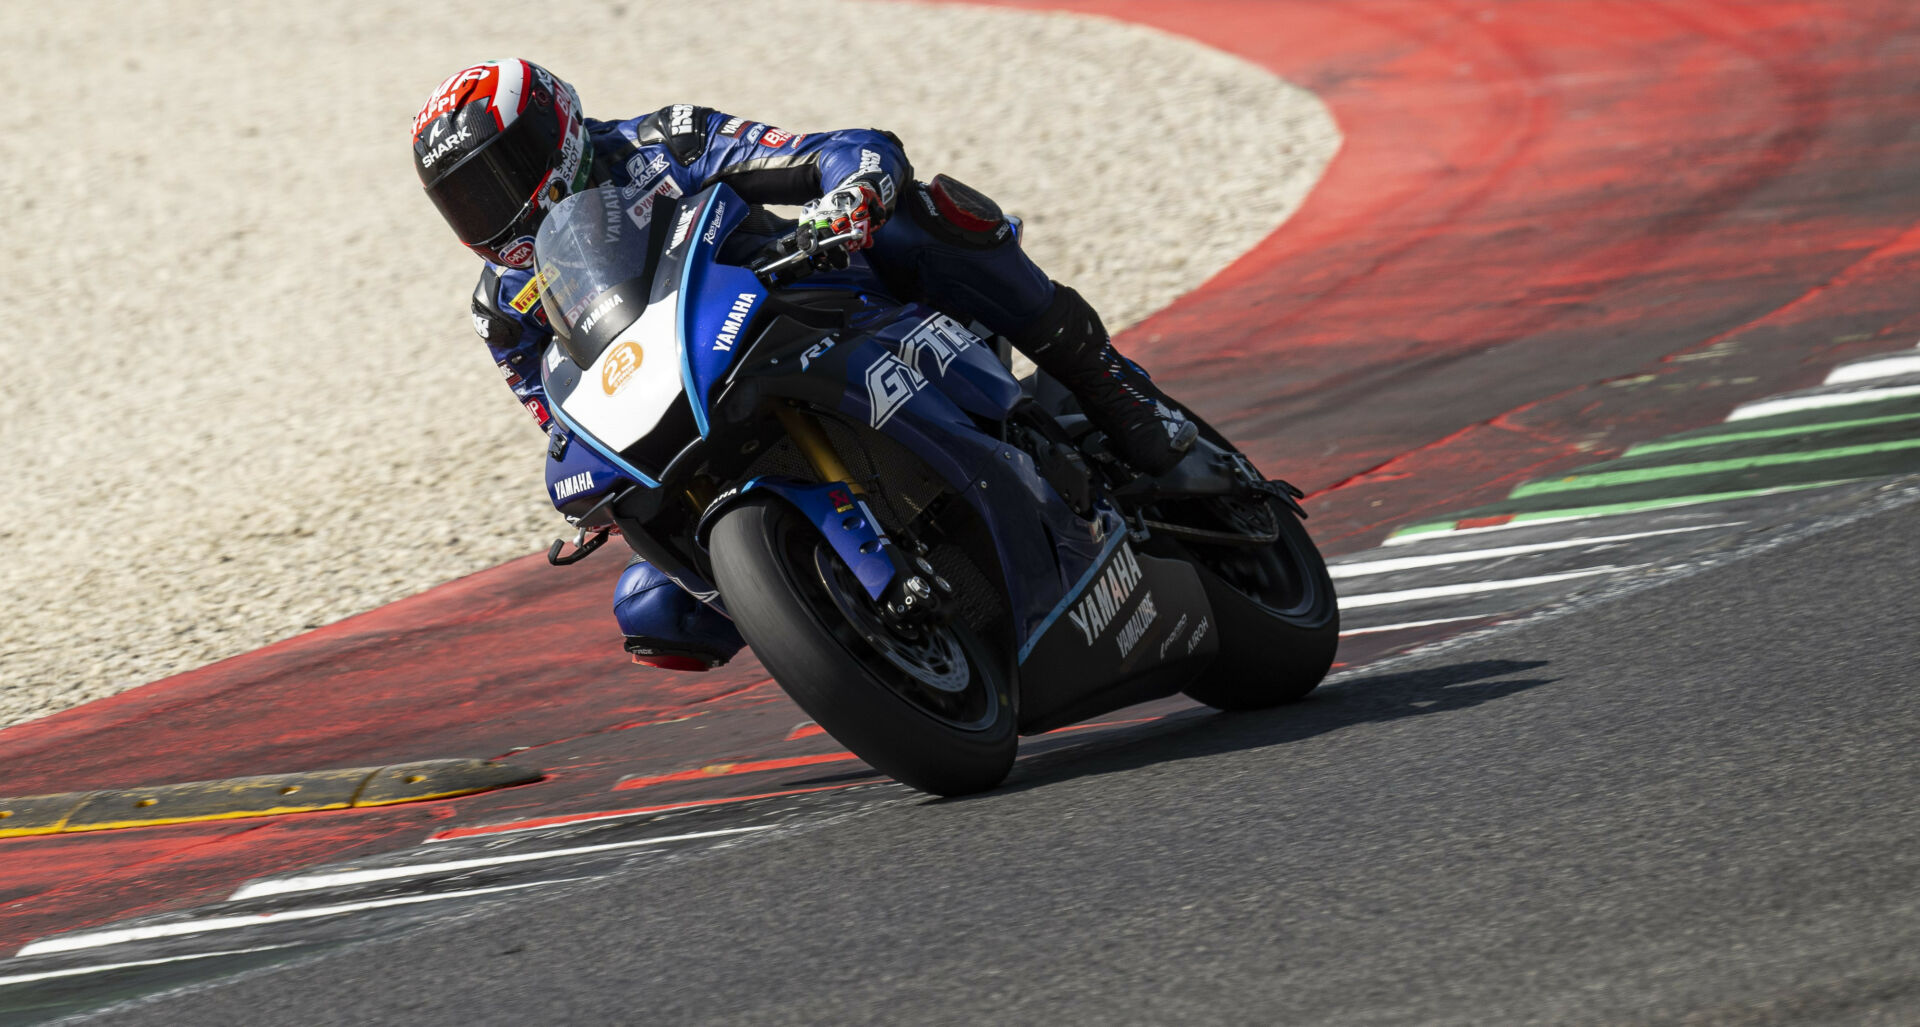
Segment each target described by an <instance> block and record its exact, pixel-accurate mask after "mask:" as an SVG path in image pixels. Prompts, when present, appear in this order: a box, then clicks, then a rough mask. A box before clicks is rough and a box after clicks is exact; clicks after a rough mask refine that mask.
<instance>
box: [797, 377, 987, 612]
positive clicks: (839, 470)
mask: <svg viewBox="0 0 1920 1027" xmlns="http://www.w3.org/2000/svg"><path fill="white" fill-rule="evenodd" d="M773 415H774V417H776V418H778V419H779V421H780V427H782V428H783V429H785V430H786V433H787V437H788V438H790V439H792V440H793V445H794V448H795V449H798V450H799V451H800V455H801V456H803V457H805V458H806V461H807V465H808V466H810V467H812V468H813V473H814V474H816V475H818V476H819V477H820V480H821V481H823V482H828V483H838V484H843V485H845V486H846V487H847V490H848V491H849V492H851V493H853V498H854V504H855V505H856V506H858V507H859V509H860V515H861V516H863V517H865V518H866V519H867V522H868V523H869V524H872V525H873V528H874V530H875V531H876V532H877V533H878V534H879V545H880V547H881V551H882V552H884V553H886V555H887V556H889V557H890V558H892V561H893V566H894V575H893V580H892V581H889V582H887V584H886V586H885V587H884V588H882V589H880V590H879V592H878V594H876V595H874V597H873V598H874V601H875V602H876V603H877V604H878V605H879V607H880V612H881V615H882V616H883V617H884V618H885V619H886V620H887V621H888V622H889V623H891V624H893V625H894V626H896V627H911V626H914V625H919V624H924V623H927V622H929V621H934V620H939V619H942V618H943V616H944V613H943V607H945V606H947V605H949V604H948V602H947V600H950V599H951V598H952V597H953V585H951V584H950V583H948V581H947V579H945V578H943V577H941V576H940V575H939V574H937V573H935V572H934V569H933V564H932V563H931V562H929V561H928V560H927V547H926V544H925V543H923V542H921V541H919V540H918V539H914V538H908V539H906V540H905V541H904V543H902V542H901V541H899V540H896V539H894V538H892V537H891V536H890V535H888V533H887V531H886V529H885V527H883V526H882V525H881V523H880V521H879V520H878V519H877V518H875V517H874V516H873V510H872V508H871V507H869V506H868V505H867V501H866V491H867V490H866V487H865V486H864V485H862V484H861V483H860V482H859V481H857V480H856V479H855V478H854V477H853V474H852V473H851V472H850V471H848V470H847V465H846V464H845V463H844V462H842V461H841V459H840V454H839V453H837V452H835V451H834V448H833V443H832V442H831V441H829V440H828V439H827V433H826V432H825V431H823V430H822V429H821V428H820V424H819V422H817V421H815V420H814V418H813V415H811V414H809V413H807V412H806V411H804V410H800V409H798V408H797V407H792V406H788V405H786V404H784V403H781V404H778V405H776V406H775V407H774V408H773Z"/></svg>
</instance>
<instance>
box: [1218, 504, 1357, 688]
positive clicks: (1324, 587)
mask: <svg viewBox="0 0 1920 1027" xmlns="http://www.w3.org/2000/svg"><path fill="white" fill-rule="evenodd" d="M1270 506H1271V507H1272V516H1273V517H1274V518H1275V519H1276V520H1277V521H1278V523H1279V528H1280V532H1279V534H1280V537H1279V538H1278V539H1277V540H1275V541H1274V542H1273V544H1272V545H1269V546H1265V547H1258V548H1249V547H1235V546H1205V545H1198V544H1188V545H1186V546H1185V547H1184V548H1185V549H1186V550H1187V554H1186V555H1187V558H1188V560H1189V561H1190V562H1191V563H1192V564H1193V565H1194V568H1195V569H1196V570H1198V571H1199V572H1200V580H1201V582H1202V583H1203V584H1205V585H1206V588H1207V598H1208V599H1209V601H1211V602H1212V604H1213V609H1214V614H1215V616H1216V617H1217V618H1218V619H1219V622H1220V623H1219V630H1220V655H1219V656H1218V657H1216V658H1215V659H1214V661H1213V663H1212V664H1211V665H1210V666H1209V667H1208V668H1207V671H1206V673H1205V674H1203V675H1201V677H1200V678H1199V680H1197V681H1195V682H1194V683H1193V684H1192V685H1190V686H1188V687H1187V689H1186V693H1187V695H1189V696H1191V697H1192V698H1194V699H1197V700H1199V701H1200V702H1203V703H1206V704H1207V705H1208V706H1212V707H1215V708H1216V709H1222V710H1258V709H1265V708H1267V707H1270V706H1278V705H1280V704H1281V703H1288V702H1293V701H1295V700H1297V699H1300V698H1302V697H1304V696H1305V695H1306V694H1307V693H1309V692H1311V691H1313V690H1314V689H1315V688H1317V687H1318V686H1319V684H1320V681H1321V679H1323V678H1325V677H1326V676H1327V671H1328V669H1329V668H1331V667H1332V666H1333V657H1334V652H1335V651H1336V650H1337V649H1338V648H1339V646H1340V608H1339V604H1338V602H1337V601H1336V599H1335V596H1334V591H1333V579H1332V578H1331V577H1330V576H1329V575H1328V574H1327V563H1326V561H1325V560H1324V559H1322V558H1321V556H1320V550H1319V549H1318V548H1317V547H1316V546H1315V545H1314V544H1313V539H1312V538H1310V537H1309V536H1308V535H1307V529H1306V527H1305V525H1302V524H1301V523H1300V520H1299V518H1298V517H1296V516H1294V514H1293V512H1292V511H1291V510H1284V509H1281V508H1280V507H1279V504H1277V503H1271V501H1270ZM1269 530H1271V529H1269Z"/></svg>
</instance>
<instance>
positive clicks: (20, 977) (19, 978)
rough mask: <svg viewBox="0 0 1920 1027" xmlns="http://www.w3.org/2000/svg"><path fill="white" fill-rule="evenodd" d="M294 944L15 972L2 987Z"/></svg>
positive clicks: (268, 950) (269, 949) (290, 946)
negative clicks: (25, 972) (24, 972)
mask: <svg viewBox="0 0 1920 1027" xmlns="http://www.w3.org/2000/svg"><path fill="white" fill-rule="evenodd" d="M293 947H294V946H293V945H257V946H255V947H253V948H250V949H223V950H221V951H219V952H190V953H188V954H186V955H184V956H162V957H161V958H159V959H135V960H132V961H129V962H125V963H101V964H99V965H97V966H73V967H68V968H67V969H65V970H42V971H40V972H39V973H31V974H14V975H13V976H11V977H0V987H5V986H7V985H9V984H31V983H32V982H34V981H45V980H52V979H54V978H56V977H79V976H81V975H83V974H101V973H106V972H108V971H110V970H126V969H130V968H132V967H136V966H159V965H160V964H162V963H184V962H186V961H187V960H190V959H212V958H214V957H216V956H244V955H247V954H248V953H252V952H272V951H273V950H275V949H290V948H293Z"/></svg>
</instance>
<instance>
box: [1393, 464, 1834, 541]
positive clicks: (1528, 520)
mask: <svg viewBox="0 0 1920 1027" xmlns="http://www.w3.org/2000/svg"><path fill="white" fill-rule="evenodd" d="M1864 480H1865V479H1863V478H1837V479H1835V480H1833V481H1809V482H1804V483H1802V484H1798V485H1775V486H1772V487H1770V488H1763V489H1741V490H1738V491H1735V492H1705V493H1701V494H1700V495H1697V496H1671V497H1664V498H1660V499H1636V500H1631V501H1628V502H1624V503H1606V504H1602V505H1599V506H1581V507H1569V508H1566V509H1561V510H1541V511H1537V512H1534V513H1521V514H1514V515H1513V519H1512V520H1511V521H1509V522H1507V523H1506V524H1494V525H1489V526H1487V527H1484V528H1456V527H1453V523H1454V522H1451V521H1440V522H1437V523H1435V522H1430V523H1427V524H1415V525H1412V526H1410V527H1406V528H1401V529H1400V532H1399V533H1398V534H1396V535H1395V536H1394V537H1392V538H1390V539H1388V540H1387V541H1386V542H1385V543H1384V544H1385V545H1405V544H1406V543H1408V542H1418V541H1422V540H1425V539H1434V538H1455V537H1458V536H1460V535H1469V534H1476V533H1479V532H1486V531H1510V530H1512V529H1514V528H1535V527H1539V526H1540V525H1543V524H1558V523H1560V522H1561V521H1584V520H1591V519H1592V518H1595V517H1611V516H1613V515H1615V514H1636V513H1653V512H1656V511H1660V510H1672V509H1675V508H1678V507H1683V506H1705V505H1707V504H1709V503H1725V502H1728V501H1731V500H1735V499H1758V498H1760V497H1762V496H1776V495H1781V494H1783V493H1787V492H1805V491H1807V490H1808V489H1824V488H1832V487H1833V486H1836V485H1851V484H1853V483H1855V482H1858V481H1864Z"/></svg>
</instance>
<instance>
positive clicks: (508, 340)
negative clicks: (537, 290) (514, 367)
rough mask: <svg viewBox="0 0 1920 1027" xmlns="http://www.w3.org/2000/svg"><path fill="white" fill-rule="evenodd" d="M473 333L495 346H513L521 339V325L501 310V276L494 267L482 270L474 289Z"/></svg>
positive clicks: (489, 265) (488, 266) (486, 267)
mask: <svg viewBox="0 0 1920 1027" xmlns="http://www.w3.org/2000/svg"><path fill="white" fill-rule="evenodd" d="M473 332H474V334H475V335H478V336H480V338H481V339H482V340H483V341H485V342H487V343H488V344H489V345H493V346H502V347H505V346H511V345H513V344H514V343H515V342H517V341H519V339H520V325H519V323H518V322H516V321H514V319H513V318H512V317H510V316H508V314H507V312H506V311H504V310H501V309H500V274H499V272H497V271H495V270H494V269H493V265H491V264H488V265H487V266H485V267H483V268H481V269H480V283H479V284H478V285H475V286H474V287H473Z"/></svg>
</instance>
